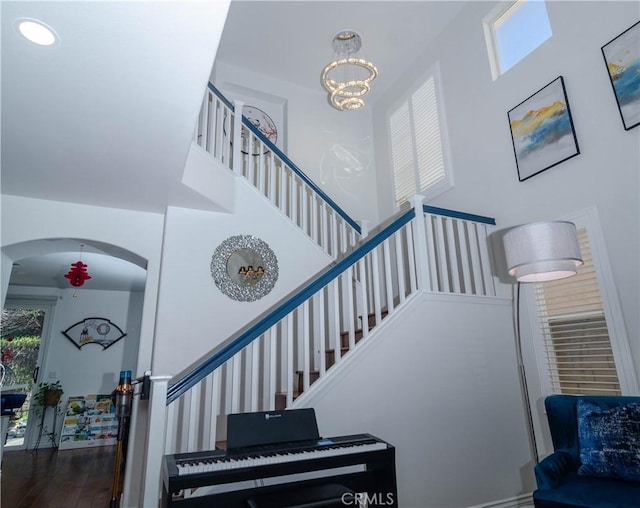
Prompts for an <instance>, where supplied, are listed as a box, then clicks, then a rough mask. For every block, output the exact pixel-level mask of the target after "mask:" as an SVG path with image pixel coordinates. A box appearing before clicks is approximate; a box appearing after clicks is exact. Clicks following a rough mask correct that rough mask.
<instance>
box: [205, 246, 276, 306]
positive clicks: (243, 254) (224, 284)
mask: <svg viewBox="0 0 640 508" xmlns="http://www.w3.org/2000/svg"><path fill="white" fill-rule="evenodd" d="M211 276H212V277H213V280H214V282H215V283H216V286H218V289H220V291H222V292H223V293H224V294H225V295H227V296H228V297H229V298H232V299H234V300H238V301H240V302H253V301H255V300H259V299H260V298H262V297H263V296H265V295H267V294H268V293H269V292H270V291H271V290H272V289H273V286H275V284H276V281H277V280H278V259H277V258H276V255H275V254H274V253H273V251H272V250H271V249H270V248H269V246H268V245H267V244H266V243H265V242H263V241H262V240H260V239H259V238H256V237H255V236H251V235H236V236H232V237H230V238H227V239H226V240H225V241H224V242H222V243H221V244H220V245H219V246H218V248H217V249H216V250H215V252H214V253H213V256H212V258H211Z"/></svg>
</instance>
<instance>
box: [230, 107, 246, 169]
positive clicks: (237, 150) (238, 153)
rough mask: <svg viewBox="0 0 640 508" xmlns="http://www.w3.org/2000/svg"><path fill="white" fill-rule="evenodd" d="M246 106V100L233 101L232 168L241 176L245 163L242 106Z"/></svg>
mask: <svg viewBox="0 0 640 508" xmlns="http://www.w3.org/2000/svg"><path fill="white" fill-rule="evenodd" d="M243 107H244V102H242V101H238V100H234V101H233V111H234V122H233V141H234V143H233V167H232V168H231V169H232V170H233V172H234V173H235V174H236V175H238V176H241V175H242V165H243V163H244V161H243V158H242V108H243Z"/></svg>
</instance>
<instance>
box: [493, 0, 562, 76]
mask: <svg viewBox="0 0 640 508" xmlns="http://www.w3.org/2000/svg"><path fill="white" fill-rule="evenodd" d="M484 30H485V38H486V41H487V49H488V51H489V61H490V63H491V73H492V75H493V79H494V80H495V79H497V78H498V76H500V75H501V74H504V73H505V72H507V71H508V70H509V69H510V68H511V67H513V66H514V65H515V64H517V63H518V62H519V61H520V60H522V59H523V58H524V57H525V56H527V55H528V54H529V53H531V52H532V51H533V50H535V49H536V48H537V47H538V46H540V45H541V44H542V43H543V42H544V41H546V40H547V39H549V38H550V37H551V35H552V33H551V25H550V24H549V16H548V15H547V7H546V4H545V2H543V1H540V0H517V1H516V2H513V3H512V4H510V5H509V6H508V7H507V8H506V9H505V8H504V6H503V5H500V6H498V7H496V9H494V10H493V11H491V13H490V14H489V15H488V16H487V17H486V18H485V20H484Z"/></svg>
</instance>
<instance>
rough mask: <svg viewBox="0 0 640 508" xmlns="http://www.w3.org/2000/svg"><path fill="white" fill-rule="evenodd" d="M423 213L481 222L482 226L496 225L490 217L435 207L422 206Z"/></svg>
mask: <svg viewBox="0 0 640 508" xmlns="http://www.w3.org/2000/svg"><path fill="white" fill-rule="evenodd" d="M422 208H423V211H424V213H432V214H435V215H444V216H445V217H453V218H454V219H463V220H470V221H473V222H481V223H482V224H491V225H493V226H495V225H496V220H495V219H494V218H492V217H484V216H482V215H474V214H472V213H465V212H458V211H456V210H447V209H446V208H438V207H435V206H429V205H422Z"/></svg>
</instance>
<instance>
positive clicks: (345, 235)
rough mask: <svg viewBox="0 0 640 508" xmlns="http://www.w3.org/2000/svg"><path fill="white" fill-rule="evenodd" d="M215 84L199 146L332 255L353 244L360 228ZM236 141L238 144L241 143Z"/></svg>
mask: <svg viewBox="0 0 640 508" xmlns="http://www.w3.org/2000/svg"><path fill="white" fill-rule="evenodd" d="M236 109H238V110H240V111H242V103H236V104H235V106H234V105H233V104H231V103H230V102H229V101H228V100H227V99H226V98H225V97H224V96H223V95H222V94H221V93H220V92H219V91H218V90H217V89H216V88H215V87H214V86H213V85H212V84H209V87H208V88H207V92H206V94H205V97H204V100H203V103H202V107H201V109H200V115H199V117H198V122H197V125H196V130H195V134H194V143H196V144H197V145H199V146H200V147H201V148H203V149H204V150H205V151H207V152H208V153H210V154H211V155H212V156H213V157H215V158H216V159H217V160H218V161H219V162H220V163H221V164H222V165H223V166H225V167H226V168H227V169H229V170H230V171H233V172H234V173H235V174H236V175H239V176H242V177H244V178H246V179H247V180H248V181H249V183H251V184H252V185H253V186H254V187H255V188H256V189H258V191H259V192H260V193H261V194H262V195H263V196H264V197H265V198H267V199H268V200H269V201H271V203H273V204H274V205H275V206H276V207H277V208H278V209H279V210H280V211H281V212H282V213H283V214H284V215H286V216H287V217H288V218H289V219H290V220H291V221H292V222H293V223H294V224H295V225H296V226H297V227H298V228H300V229H301V230H302V231H303V232H304V233H305V234H307V235H308V236H309V237H310V238H311V239H312V240H313V241H314V242H316V243H317V244H318V245H319V246H320V247H321V248H322V249H323V250H324V251H325V252H326V253H327V254H329V255H330V256H332V257H334V258H335V257H337V256H338V255H339V254H340V253H342V252H346V251H347V250H348V249H349V248H350V247H351V246H353V245H354V244H355V243H356V241H357V239H358V237H359V235H360V232H361V230H360V226H359V225H358V223H357V222H355V221H354V220H353V219H352V218H351V217H349V215H348V214H347V213H346V212H345V211H344V210H342V209H341V208H340V207H339V206H338V205H337V204H336V203H335V202H334V201H333V200H332V199H331V198H330V197H329V196H327V195H326V194H325V193H324V192H323V191H322V189H320V188H319V187H318V186H317V185H316V184H315V183H314V182H313V181H312V180H311V179H310V178H309V177H308V176H307V175H305V174H304V173H303V172H302V170H300V168H298V166H296V165H295V164H294V163H293V162H292V161H291V159H289V157H287V155H285V154H284V153H283V152H282V151H281V150H280V149H279V148H278V147H277V146H276V145H274V144H273V143H272V142H271V141H269V139H267V137H266V136H265V135H264V134H262V133H261V132H260V131H259V130H258V129H257V128H256V127H255V126H254V125H253V124H252V123H251V122H250V121H249V120H248V119H247V118H246V117H244V116H242V117H241V118H242V120H241V121H237V120H236V113H235V111H236ZM235 140H239V141H238V142H237V143H236V142H235Z"/></svg>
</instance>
